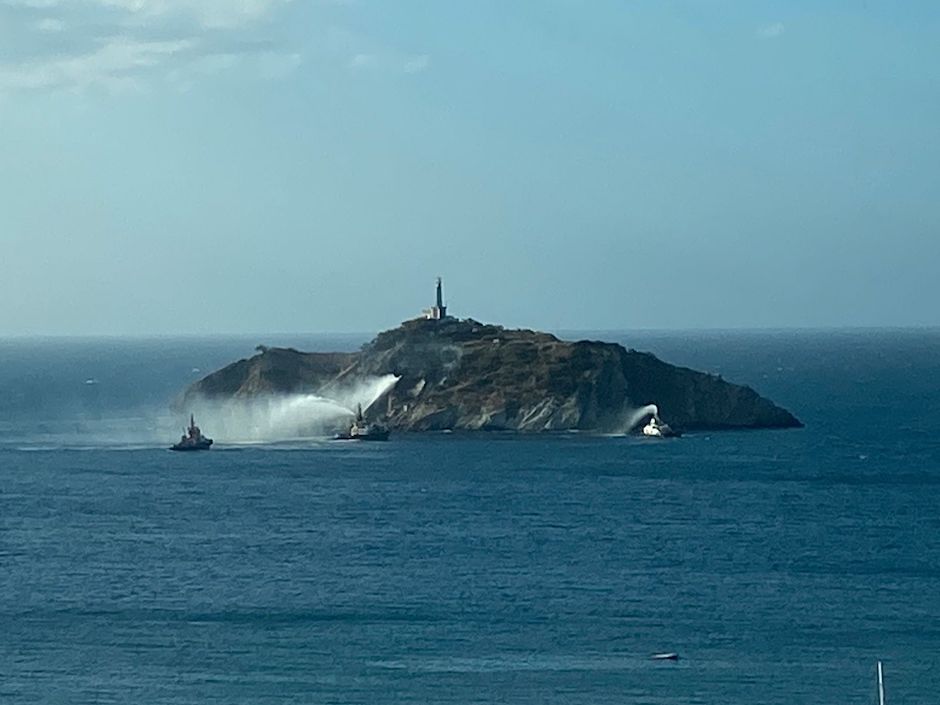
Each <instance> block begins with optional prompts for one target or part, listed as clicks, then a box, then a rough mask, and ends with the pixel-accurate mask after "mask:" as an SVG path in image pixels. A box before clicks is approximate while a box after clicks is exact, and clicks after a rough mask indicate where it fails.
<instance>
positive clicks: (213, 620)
mask: <svg viewBox="0 0 940 705" xmlns="http://www.w3.org/2000/svg"><path fill="white" fill-rule="evenodd" d="M593 337H599V338H603V339H607V340H617V341H619V342H624V343H625V344H627V345H628V346H632V347H636V348H638V349H644V350H652V351H653V352H655V353H657V354H659V355H660V356H661V357H663V358H664V359H666V360H668V361H670V362H675V363H679V364H685V365H689V366H692V367H696V368H699V369H703V370H707V371H711V372H717V373H720V374H722V375H723V376H724V378H725V379H728V380H732V381H738V382H744V383H747V384H751V385H752V386H754V387H755V388H756V389H758V391H760V392H761V393H763V394H766V395H768V396H770V397H771V398H773V399H774V400H775V401H777V402H779V403H781V404H783V405H784V406H786V407H787V408H789V409H790V410H792V411H793V412H794V413H795V414H796V415H797V416H798V417H800V418H801V419H802V420H803V421H804V422H806V424H807V428H806V429H804V430H796V431H768V432H745V433H720V434H719V433H715V434H708V433H702V434H695V435H690V436H687V437H685V438H682V439H677V440H672V441H664V442H655V441H653V442H644V441H643V440H641V439H636V438H610V437H606V438H605V437H586V436H583V435H577V434H567V435H560V436H550V437H537V438H507V437H505V436H482V437H467V436H461V435H459V434H440V435H425V436H414V437H403V436H399V437H395V438H393V440H392V442H390V443H387V444H375V445H365V444H360V445H357V444H348V443H329V442H317V441H308V442H291V443H279V444H270V445H264V444H260V445H248V446H237V445H229V446H226V445H224V444H220V445H219V447H218V448H217V449H215V450H213V451H212V452H211V453H207V454H195V455H191V454H173V453H170V452H169V451H167V450H165V446H166V445H167V443H169V442H170V441H172V440H174V439H175V436H178V433H179V432H178V430H177V427H178V426H179V424H180V422H181V419H178V418H176V417H175V415H173V414H172V413H169V412H167V411H166V408H167V406H168V402H169V401H170V400H171V399H172V397H173V396H174V394H175V393H176V392H178V391H179V390H180V389H181V388H182V387H183V386H185V384H187V383H188V382H189V381H191V380H192V379H195V378H196V377H198V376H199V375H201V374H204V373H205V372H206V371H208V370H210V369H213V368H214V367H217V366H219V365H221V364H223V363H226V362H229V361H232V360H234V359H237V358H238V357H243V356H247V355H250V354H251V353H252V348H253V347H254V344H255V343H258V342H266V343H273V344H277V343H280V344H293V345H295V346H297V347H306V348H309V349H329V348H335V347H340V348H345V349H354V348H355V347H356V345H357V344H358V343H360V342H362V339H361V338H355V337H350V338H343V339H338V338H332V339H331V338H325V337H320V338H307V339H304V338H302V337H296V338H289V337H287V338H282V339H277V338H271V339H268V340H264V341H262V340H246V339H219V340H195V339H190V340H177V339H174V340H163V341H133V340H110V341H109V340H89V341H76V340H72V341H62V340H58V341H56V340H15V341H9V340H8V341H0V703H4V704H5V703H15V704H19V703H62V704H66V703H67V704H69V705H78V704H82V703H121V704H124V703H132V704H135V705H144V704H150V703H154V704H156V703H160V704H165V705H183V704H184V703H185V704H194V705H195V704H197V703H198V704H200V705H201V704H206V703H261V704H267V703H270V704H274V703H277V704H282V703H370V704H372V703H494V702H507V703H559V704H573V703H578V704H587V703H592V704H594V703H647V704H650V705H652V704H657V705H678V704H680V703H682V704H691V703H702V704H712V703H714V704H722V705H726V704H736V703H741V704H744V703H747V704H754V705H758V704H761V705H763V704H776V703H780V704H783V703H786V704H787V705H793V704H795V703H807V704H809V703H812V704H814V705H818V704H821V703H831V704H833V705H835V704H839V705H845V704H847V703H858V704H870V703H872V702H875V689H874V664H875V661H876V659H883V660H884V662H885V673H886V681H887V689H888V696H889V702H892V703H904V704H905V705H914V704H924V705H926V704H928V703H929V704H931V705H933V704H935V703H937V702H940V695H938V694H940V435H938V431H940V332H938V331H930V330H928V331H865V332H825V333H820V332H756V333H737V332H736V333H721V334H719V333H707V334H703V333H690V334H678V333H675V334H662V333H636V334H626V333H606V334H595V335H594V336H593ZM167 419H169V425H168V428H170V429H172V435H170V434H169V432H168V435H167V437H165V438H164V437H163V436H162V434H163V432H164V431H163V424H164V422H165V421H166V420H167ZM667 420H668V419H667ZM202 425H203V426H204V428H205V430H206V432H207V433H209V435H212V431H213V429H212V419H209V418H206V419H203V420H202ZM663 651H676V652H679V653H680V654H681V657H682V658H681V660H679V661H678V662H677V663H670V662H656V661H652V660H650V658H649V657H650V655H651V654H653V653H655V652H663Z"/></svg>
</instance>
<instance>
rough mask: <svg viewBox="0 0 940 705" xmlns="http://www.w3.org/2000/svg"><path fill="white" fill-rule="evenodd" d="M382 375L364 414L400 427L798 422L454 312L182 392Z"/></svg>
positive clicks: (755, 402) (636, 356)
mask: <svg viewBox="0 0 940 705" xmlns="http://www.w3.org/2000/svg"><path fill="white" fill-rule="evenodd" d="M388 374H394V375H396V376H397V377H399V380H398V383H397V384H396V385H395V386H394V388H393V389H392V390H391V391H390V392H389V393H388V394H387V395H386V396H385V398H383V399H381V400H379V401H378V402H376V403H375V404H373V405H372V406H371V407H370V408H369V409H368V410H367V415H368V416H370V417H372V418H374V419H381V420H382V421H383V422H384V423H386V424H387V425H388V426H389V427H390V428H392V429H393V430H398V431H438V430H446V429H453V430H510V431H525V432H537V431H563V430H580V431H594V432H606V433H617V432H626V431H628V430H630V426H631V422H632V423H636V421H638V420H639V417H638V413H637V411H638V410H639V409H641V408H642V407H644V406H646V405H647V404H656V405H657V406H658V407H659V413H660V416H661V417H662V418H663V419H664V420H665V421H667V422H668V423H669V424H671V425H672V426H673V427H676V428H679V429H683V430H695V429H734V428H738V429H743V428H790V427H798V426H801V425H802V424H801V423H800V422H799V421H798V420H797V419H796V418H795V417H794V416H793V415H792V414H790V413H789V412H788V411H786V410H784V409H781V408H780V407H778V406H776V405H774V404H773V403H772V402H771V401H769V400H767V399H764V398H763V397H761V396H759V395H758V394H757V393H756V392H755V391H754V390H752V389H750V388H749V387H744V386H739V385H735V384H730V383H728V382H725V381H723V380H722V379H720V378H718V377H715V376H713V375H708V374H704V373H701V372H695V371H694V370H690V369H687V368H683V367H675V366H673V365H669V364H667V363H665V362H662V361H661V360H659V359H657V358H656V357H655V356H653V355H651V354H649V353H641V352H636V351H634V350H626V349H625V348H624V347H622V346H621V345H616V344H613V343H603V342H596V341H579V342H569V341H563V340H559V339H558V338H556V337H555V336H553V335H550V334H547V333H539V332H535V331H529V330H507V329H505V328H502V327H500V326H494V325H485V324H482V323H478V322H476V321H473V320H457V319H444V320H424V319H418V320H413V321H406V322H405V323H403V324H402V325H401V326H400V327H398V328H395V329H392V330H388V331H385V332H383V333H380V334H379V335H378V336H377V337H376V338H375V340H373V341H372V342H371V343H369V344H367V345H365V346H364V347H363V349H362V351H361V352H358V353H302V352H298V351H296V350H291V349H284V348H271V349H265V350H263V351H262V352H261V353H260V354H258V355H256V356H254V357H252V358H250V359H247V360H241V361H239V362H236V363H234V364H232V365H229V366H228V367H225V368H223V369H222V370H219V371H218V372H214V373H213V374H210V375H209V376H208V377H205V378H204V379H202V380H200V381H199V382H197V383H196V384H194V385H193V386H192V387H190V389H189V390H187V392H186V395H187V397H189V396H190V395H198V396H205V397H215V398H218V397H252V396H260V395H264V394H279V393H298V392H311V393H317V394H321V395H323V396H327V397H329V396H330V393H331V390H335V389H341V388H344V387H348V386H352V385H354V384H355V383H356V382H357V381H360V380H367V379H374V378H375V377H377V376H381V375H388ZM640 416H642V415H640Z"/></svg>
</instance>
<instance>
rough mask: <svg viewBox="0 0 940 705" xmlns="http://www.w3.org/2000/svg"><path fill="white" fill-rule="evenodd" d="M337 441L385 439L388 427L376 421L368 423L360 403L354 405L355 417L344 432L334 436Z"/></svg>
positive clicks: (386, 438)
mask: <svg viewBox="0 0 940 705" xmlns="http://www.w3.org/2000/svg"><path fill="white" fill-rule="evenodd" d="M334 438H335V439H336V440H337V441H387V440H388V429H387V428H385V427H384V426H380V425H379V424H376V423H369V422H368V421H366V419H365V417H364V416H363V414H362V404H357V405H356V418H355V420H354V421H353V422H352V425H350V427H349V430H348V431H346V432H345V433H338V434H336V436H335V437H334Z"/></svg>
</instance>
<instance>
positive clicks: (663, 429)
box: [643, 414, 680, 438]
mask: <svg viewBox="0 0 940 705" xmlns="http://www.w3.org/2000/svg"><path fill="white" fill-rule="evenodd" d="M643 435H644V436H650V437H652V438H674V437H676V436H678V435H680V434H679V432H678V431H673V430H672V427H671V426H669V424H665V423H663V422H662V421H660V420H659V419H658V418H656V415H655V414H653V415H652V416H651V417H650V420H649V422H648V423H647V424H646V425H645V426H644V427H643Z"/></svg>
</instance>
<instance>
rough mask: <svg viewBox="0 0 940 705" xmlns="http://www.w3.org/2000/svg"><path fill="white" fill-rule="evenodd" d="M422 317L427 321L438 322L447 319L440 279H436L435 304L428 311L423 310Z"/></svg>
mask: <svg viewBox="0 0 940 705" xmlns="http://www.w3.org/2000/svg"><path fill="white" fill-rule="evenodd" d="M424 317H425V318H426V319H428V320H429V321H440V320H442V319H444V318H447V306H445V305H444V287H443V284H442V283H441V278H440V277H438V278H437V302H436V303H435V305H434V306H432V307H431V308H429V309H425V311H424Z"/></svg>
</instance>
